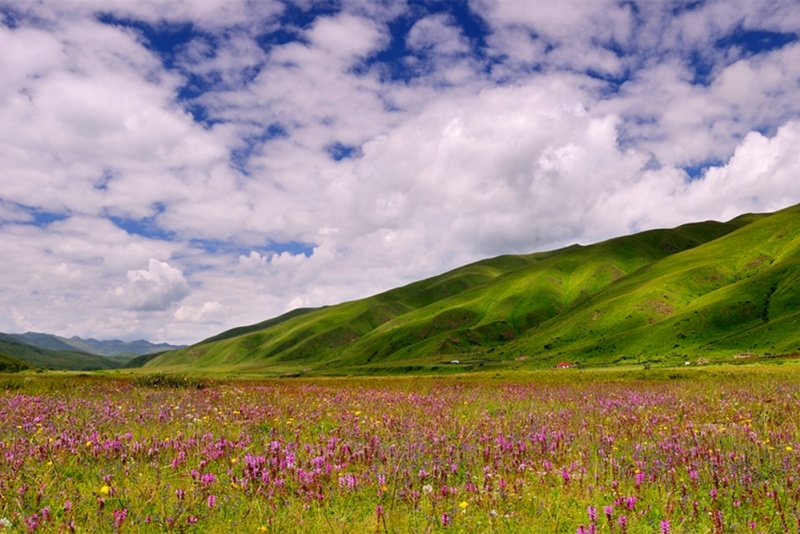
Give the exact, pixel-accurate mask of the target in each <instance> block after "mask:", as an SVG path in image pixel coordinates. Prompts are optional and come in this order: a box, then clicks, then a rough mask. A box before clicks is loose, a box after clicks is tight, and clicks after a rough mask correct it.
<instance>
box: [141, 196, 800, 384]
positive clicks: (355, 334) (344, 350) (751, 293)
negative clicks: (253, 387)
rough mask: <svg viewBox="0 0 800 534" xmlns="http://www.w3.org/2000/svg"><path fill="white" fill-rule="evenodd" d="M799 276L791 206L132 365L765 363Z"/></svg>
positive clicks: (489, 271) (786, 350) (437, 284)
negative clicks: (748, 359)
mask: <svg viewBox="0 0 800 534" xmlns="http://www.w3.org/2000/svg"><path fill="white" fill-rule="evenodd" d="M798 284H800V207H798V206H795V207H792V208H789V209H786V210H783V211H781V212H777V213H774V214H762V215H745V216H741V217H738V218H736V219H734V220H732V221H729V222H726V223H720V222H714V221H706V222H701V223H695V224H689V225H685V226H681V227H678V228H674V229H671V230H657V231H649V232H642V233H639V234H635V235H631V236H626V237H622V238H617V239H612V240H609V241H606V242H603V243H598V244H594V245H590V246H577V245H576V246H572V247H568V248H565V249H561V250H557V251H552V252H547V253H537V254H531V255H524V256H502V257H498V258H493V259H489V260H485V261H480V262H477V263H475V264H472V265H467V266H465V267H462V268H460V269H456V270H454V271H452V272H449V273H445V274H442V275H440V276H436V277H433V278H430V279H427V280H422V281H419V282H416V283H413V284H410V285H408V286H405V287H401V288H397V289H394V290H391V291H388V292H386V293H383V294H380V295H375V296H373V297H370V298H366V299H362V300H358V301H353V302H347V303H343V304H339V305H335V306H329V307H325V308H321V309H314V310H309V309H304V310H295V311H293V312H290V313H288V314H286V315H284V316H281V317H277V318H274V319H270V320H269V321H265V322H263V323H259V324H256V325H251V326H246V327H241V328H237V329H234V330H231V331H229V332H223V333H221V334H219V335H217V336H214V337H213V338H210V339H208V340H206V341H204V342H201V343H199V344H197V345H194V346H191V347H189V348H186V349H183V350H178V351H171V352H168V353H165V354H163V355H160V356H158V357H154V358H150V359H148V361H147V362H143V363H144V365H145V368H147V369H159V368H160V369H172V370H184V371H185V370H207V371H209V372H239V373H241V374H248V373H262V374H263V373H266V374H273V375H280V374H284V373H290V374H298V373H302V374H308V375H320V374H324V375H336V374H381V373H383V374H397V373H404V372H419V371H421V372H431V371H441V372H448V370H450V369H449V368H448V366H452V365H456V368H455V369H453V370H455V371H464V370H479V369H496V368H547V367H552V366H553V365H555V364H556V363H557V362H560V361H569V362H571V363H574V364H578V365H582V366H588V367H592V366H602V365H620V364H645V363H646V364H648V365H675V364H678V363H682V362H683V361H687V360H688V361H692V362H695V363H696V362H697V361H698V360H701V361H704V360H709V361H717V362H719V361H731V360H732V359H733V358H734V357H735V356H737V355H739V354H743V353H746V354H753V355H754V357H760V358H769V357H773V356H775V355H792V354H795V353H798V352H800V335H798V332H800V300H799V299H797V298H796V295H797V287H798ZM453 361H458V364H453V363H450V362H453Z"/></svg>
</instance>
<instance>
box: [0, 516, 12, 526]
mask: <svg viewBox="0 0 800 534" xmlns="http://www.w3.org/2000/svg"><path fill="white" fill-rule="evenodd" d="M0 528H3V529H6V528H11V521H9V520H8V519H6V518H5V517H3V518H0Z"/></svg>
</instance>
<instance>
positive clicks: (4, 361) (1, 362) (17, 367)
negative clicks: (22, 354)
mask: <svg viewBox="0 0 800 534" xmlns="http://www.w3.org/2000/svg"><path fill="white" fill-rule="evenodd" d="M30 368H31V366H30V365H29V364H27V363H25V362H23V361H22V360H18V359H16V358H11V357H10V356H6V355H5V354H2V353H0V373H16V372H19V371H24V370H26V369H30Z"/></svg>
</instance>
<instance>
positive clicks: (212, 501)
mask: <svg viewBox="0 0 800 534" xmlns="http://www.w3.org/2000/svg"><path fill="white" fill-rule="evenodd" d="M206 504H207V505H208V507H209V508H214V506H216V505H217V496H216V495H209V496H208V500H207V501H206Z"/></svg>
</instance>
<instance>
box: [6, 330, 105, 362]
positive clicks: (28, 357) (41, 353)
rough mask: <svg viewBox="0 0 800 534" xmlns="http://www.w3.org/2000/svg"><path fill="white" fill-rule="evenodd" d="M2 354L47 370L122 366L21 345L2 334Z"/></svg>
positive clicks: (95, 357) (92, 356)
mask: <svg viewBox="0 0 800 534" xmlns="http://www.w3.org/2000/svg"><path fill="white" fill-rule="evenodd" d="M0 353H3V354H6V355H8V356H10V357H12V358H14V359H17V360H21V361H23V362H26V363H28V364H30V365H33V366H35V367H42V368H45V369H68V370H75V371H89V370H95V369H115V368H117V367H119V365H120V363H118V362H116V361H115V360H114V359H112V358H107V357H105V356H98V355H95V354H85V353H82V352H72V351H66V350H47V349H42V348H39V347H34V346H33V345H28V344H26V343H21V342H19V341H18V340H16V339H14V338H12V337H11V336H8V335H6V334H0Z"/></svg>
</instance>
